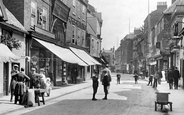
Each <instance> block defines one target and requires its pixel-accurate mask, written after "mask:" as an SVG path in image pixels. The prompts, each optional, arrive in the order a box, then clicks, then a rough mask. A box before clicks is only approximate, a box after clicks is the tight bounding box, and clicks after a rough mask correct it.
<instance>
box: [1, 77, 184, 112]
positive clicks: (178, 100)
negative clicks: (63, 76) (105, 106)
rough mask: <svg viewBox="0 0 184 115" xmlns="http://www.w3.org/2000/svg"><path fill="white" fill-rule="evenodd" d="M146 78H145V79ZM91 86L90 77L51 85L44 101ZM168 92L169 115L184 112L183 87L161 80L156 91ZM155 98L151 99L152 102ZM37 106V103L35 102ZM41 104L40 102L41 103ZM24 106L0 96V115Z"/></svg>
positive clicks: (7, 97) (8, 97)
mask: <svg viewBox="0 0 184 115" xmlns="http://www.w3.org/2000/svg"><path fill="white" fill-rule="evenodd" d="M145 80H147V79H145ZM89 87H91V79H89V80H86V81H84V82H82V83H80V84H69V85H67V86H57V87H55V86H54V87H53V90H52V91H51V95H50V96H49V97H45V103H46V104H47V101H49V100H52V99H56V98H58V97H60V96H64V95H67V94H70V93H73V92H77V91H80V90H82V89H85V88H89ZM157 91H158V92H168V93H170V94H169V101H170V102H172V103H173V111H172V112H169V115H180V114H181V115H182V114H184V109H183V108H182V107H183V106H184V99H183V96H184V89H182V88H180V87H179V89H178V90H175V89H172V90H170V89H169V85H168V83H167V82H165V81H162V83H161V84H160V85H158V87H157V89H156V92H157ZM154 101H155V100H153V102H154ZM36 106H38V104H36ZM40 106H42V103H41V105H40ZM23 108H24V106H22V105H18V104H14V103H13V102H10V95H8V96H3V97H1V98H0V115H2V114H8V113H11V112H14V111H17V110H20V109H23Z"/></svg>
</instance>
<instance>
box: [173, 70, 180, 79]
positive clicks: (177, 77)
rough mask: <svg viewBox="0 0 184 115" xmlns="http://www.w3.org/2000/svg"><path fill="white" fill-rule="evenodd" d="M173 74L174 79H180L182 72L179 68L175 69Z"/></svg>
mask: <svg viewBox="0 0 184 115" xmlns="http://www.w3.org/2000/svg"><path fill="white" fill-rule="evenodd" d="M173 76H174V79H179V78H180V72H179V71H178V70H174V72H173Z"/></svg>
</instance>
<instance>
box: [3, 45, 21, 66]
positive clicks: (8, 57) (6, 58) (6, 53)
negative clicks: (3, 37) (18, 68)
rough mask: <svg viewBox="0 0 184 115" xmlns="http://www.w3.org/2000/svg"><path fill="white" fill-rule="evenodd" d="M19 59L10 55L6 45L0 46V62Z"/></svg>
mask: <svg viewBox="0 0 184 115" xmlns="http://www.w3.org/2000/svg"><path fill="white" fill-rule="evenodd" d="M19 59H20V57H19V56H16V55H15V54H14V53H12V52H11V50H10V49H9V48H8V47H7V46H6V45H4V44H0V62H11V61H17V60H19Z"/></svg>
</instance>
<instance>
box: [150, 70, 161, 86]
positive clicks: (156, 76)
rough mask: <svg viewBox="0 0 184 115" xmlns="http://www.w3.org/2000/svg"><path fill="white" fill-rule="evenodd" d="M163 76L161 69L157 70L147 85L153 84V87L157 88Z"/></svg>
mask: <svg viewBox="0 0 184 115" xmlns="http://www.w3.org/2000/svg"><path fill="white" fill-rule="evenodd" d="M162 77H163V76H162V71H161V70H158V71H155V74H151V75H150V76H149V81H148V84H147V86H149V85H151V86H153V88H157V85H158V84H161V79H162Z"/></svg>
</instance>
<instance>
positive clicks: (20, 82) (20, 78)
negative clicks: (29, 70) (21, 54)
mask: <svg viewBox="0 0 184 115" xmlns="http://www.w3.org/2000/svg"><path fill="white" fill-rule="evenodd" d="M14 77H16V79H17V84H16V86H15V92H14V95H15V104H17V101H19V104H22V97H23V94H24V93H25V92H26V90H27V86H26V84H25V81H29V80H30V78H29V77H28V76H27V75H26V74H25V73H24V68H21V71H20V72H19V73H17V74H15V75H14Z"/></svg>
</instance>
